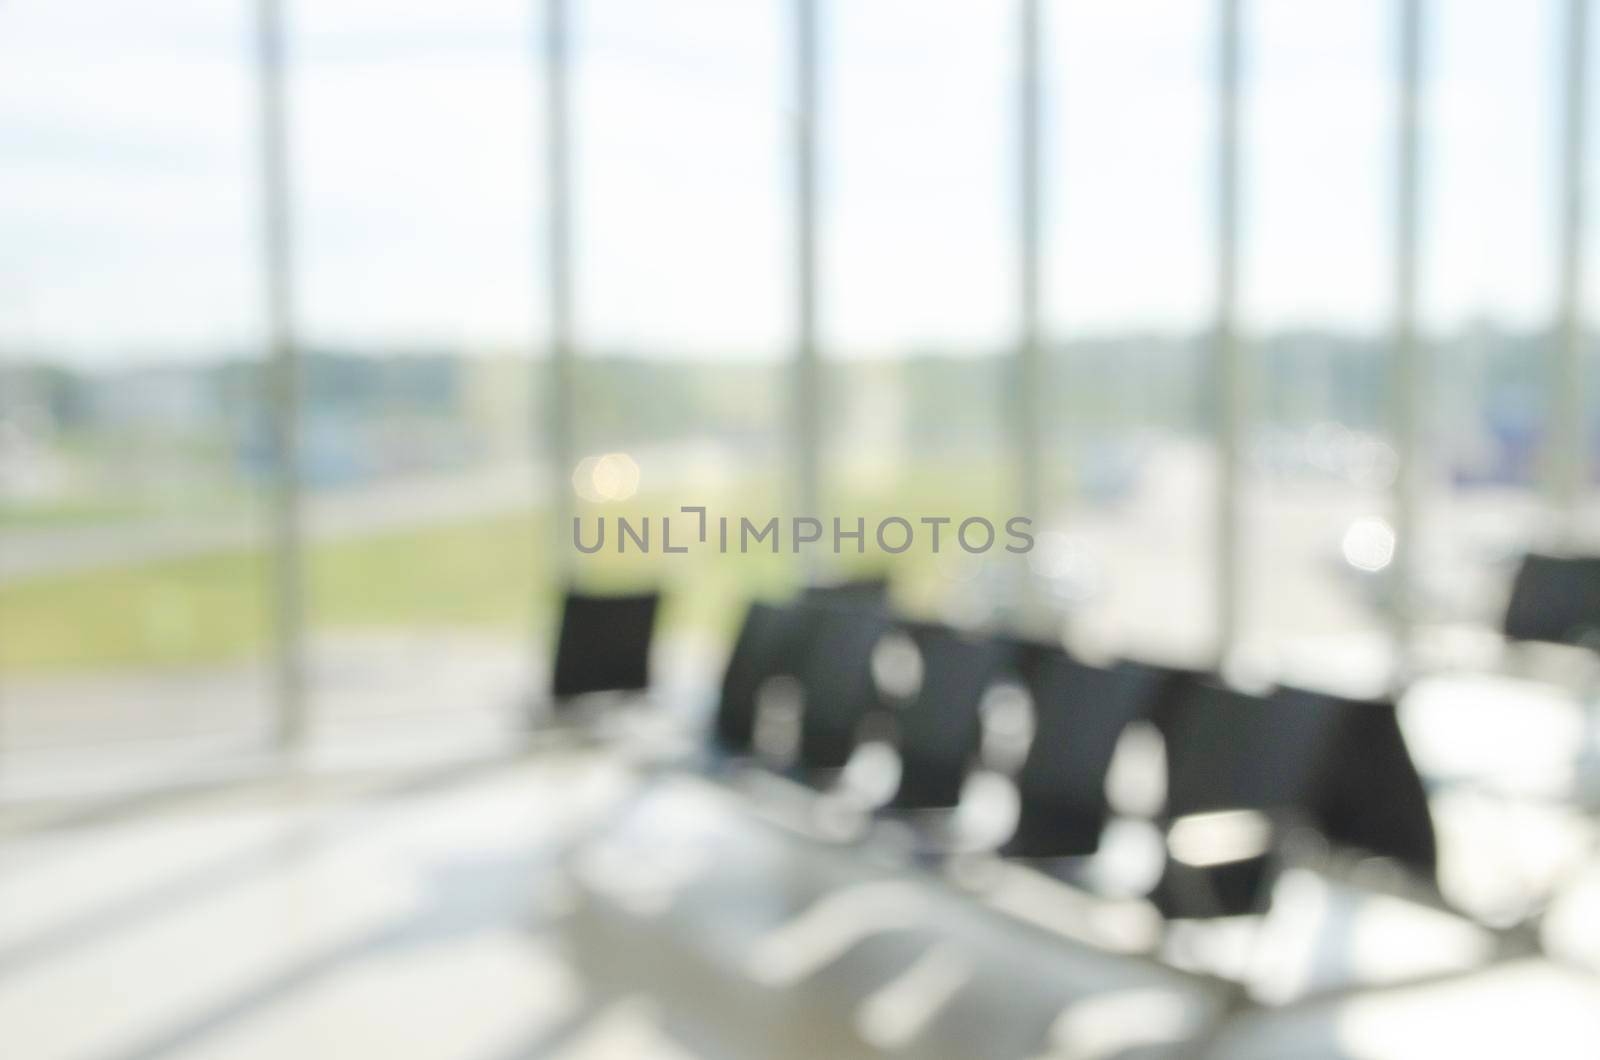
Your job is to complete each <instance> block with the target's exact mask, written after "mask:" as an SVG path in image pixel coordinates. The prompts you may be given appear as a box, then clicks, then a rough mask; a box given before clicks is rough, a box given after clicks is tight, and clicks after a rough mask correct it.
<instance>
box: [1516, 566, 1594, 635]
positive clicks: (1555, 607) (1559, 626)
mask: <svg viewBox="0 0 1600 1060" xmlns="http://www.w3.org/2000/svg"><path fill="white" fill-rule="evenodd" d="M1502 629H1503V632H1504V633H1505V635H1506V637H1507V638H1509V639H1511V640H1536V641H1549V642H1551V643H1555V644H1582V643H1586V642H1590V641H1593V640H1594V639H1596V638H1600V556H1550V555H1543V554H1540V553H1537V552H1530V553H1528V554H1527V555H1526V556H1524V557H1523V558H1522V564H1521V566H1520V567H1518V568H1517V573H1516V576H1515V578H1513V579H1512V582H1511V600H1510V602H1509V603H1508V604H1507V605H1506V615H1505V622H1504V624H1503V627H1502Z"/></svg>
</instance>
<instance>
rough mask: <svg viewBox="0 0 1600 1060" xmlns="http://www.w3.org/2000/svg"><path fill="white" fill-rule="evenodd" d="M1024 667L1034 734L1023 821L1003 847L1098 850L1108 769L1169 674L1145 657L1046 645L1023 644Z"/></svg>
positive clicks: (1070, 853)
mask: <svg viewBox="0 0 1600 1060" xmlns="http://www.w3.org/2000/svg"><path fill="white" fill-rule="evenodd" d="M1018 670H1019V672H1020V673H1021V675H1022V677H1023V680H1024V682H1025V683H1026V685H1027V688H1028V693H1029V695H1030V697H1031V698H1032V700H1033V717H1034V722H1033V725H1034V727H1033V740H1032V742H1031V743H1030V744H1029V746H1028V754H1027V756H1026V757H1025V758H1024V759H1023V762H1022V766H1021V767H1020V768H1019V769H1018V770H1017V774H1016V777H1015V780H1016V785H1017V796H1018V804H1019V809H1018V818H1017V825H1016V828H1015V830H1014V831H1013V833H1012V835H1011V838H1010V839H1008V840H1007V841H1006V842H1005V844H1004V845H1003V846H1002V847H1001V848H1000V851H999V853H1000V854H1001V855H1002V856H1004V857H1014V858H1063V857H1078V856H1083V855H1088V854H1092V853H1094V852H1095V851H1096V850H1097V849H1098V848H1099V846H1100V833H1101V831H1102V830H1103V829H1104V827H1105V823H1106V818H1107V816H1108V815H1109V812H1110V808H1109V807H1108V806H1107V804H1106V791H1105V785H1106V774H1107V772H1108V770H1109V769H1110V766H1111V757H1112V753H1113V752H1114V751H1115V750H1116V746H1117V740H1118V739H1119V738H1120V737H1121V735H1122V733H1123V730H1124V729H1126V728H1127V726H1128V723H1129V722H1132V721H1134V720H1135V719H1138V718H1142V717H1147V716H1148V715H1149V713H1150V711H1151V709H1152V707H1153V706H1154V704H1155V701H1156V699H1157V697H1158V695H1159V694H1160V692H1161V690H1162V688H1163V687H1164V684H1165V682H1166V681H1167V680H1168V679H1169V675H1168V674H1167V673H1164V672H1162V671H1161V670H1159V669H1157V668H1155V667H1151V666H1144V665H1140V664H1137V663H1126V662H1125V663H1119V664H1117V665H1115V666H1111V667H1099V666H1091V665H1089V664H1087V663H1083V662H1079V661H1078V660H1076V659H1073V658H1072V657H1071V656H1069V655H1068V654H1067V653H1066V652H1065V651H1063V650H1061V649H1060V648H1056V647H1052V646H1043V645H1028V646H1024V647H1021V648H1020V650H1019V653H1018Z"/></svg>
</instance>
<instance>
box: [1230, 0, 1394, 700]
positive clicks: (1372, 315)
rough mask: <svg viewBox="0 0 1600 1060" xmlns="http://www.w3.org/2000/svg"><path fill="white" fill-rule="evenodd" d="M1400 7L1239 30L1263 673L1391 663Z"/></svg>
mask: <svg viewBox="0 0 1600 1060" xmlns="http://www.w3.org/2000/svg"><path fill="white" fill-rule="evenodd" d="M1393 11H1394V5H1393V4H1392V3H1388V2H1386V0H1370V2H1368V0H1362V2H1359V3H1351V4H1335V5H1330V4H1321V3H1316V2H1289V3H1280V4H1249V5H1246V13H1245V17H1244V20H1243V25H1242V27H1241V29H1242V33H1241V37H1242V47H1243V53H1244V56H1245V59H1244V73H1243V95H1244V105H1243V108H1242V115H1243V118H1242V122H1243V140H1242V148H1241V150H1242V187H1243V196H1242V211H1241V212H1242V228H1243V234H1244V238H1243V241H1242V246H1243V250H1242V317H1243V330H1244V343H1245V349H1246V351H1247V363H1248V370H1247V376H1248V386H1247V389H1248V392H1249V400H1248V401H1247V403H1246V405H1245V409H1244V414H1245V417H1246V423H1247V433H1246V435H1245V439H1246V442H1245V446H1244V451H1243V454H1242V459H1243V461H1244V467H1243V469H1242V475H1243V481H1244V483H1245V487H1244V496H1245V498H1246V499H1245V518H1244V521H1243V527H1242V542H1243V547H1244V552H1245V556H1246V557H1247V564H1246V570H1245V576H1244V579H1243V593H1242V599H1243V605H1244V606H1243V609H1242V630H1241V634H1242V636H1241V647H1242V648H1243V649H1244V651H1245V652H1246V653H1247V654H1248V655H1249V656H1251V657H1252V658H1253V659H1254V660H1255V661H1257V662H1259V663H1261V664H1262V665H1264V666H1266V667H1268V668H1269V669H1270V670H1273V671H1281V669H1282V668H1284V667H1288V668H1290V669H1294V668H1296V667H1301V666H1306V665H1308V664H1309V663H1312V662H1317V661H1323V660H1336V663H1335V666H1336V667H1337V672H1338V675H1339V676H1341V677H1347V676H1349V675H1350V674H1351V672H1352V671H1353V670H1359V671H1360V673H1361V676H1362V680H1364V681H1366V682H1368V683H1369V685H1371V686H1372V687H1371V688H1370V690H1374V691H1375V690H1376V689H1377V688H1381V685H1382V682H1383V680H1384V679H1385V678H1386V675H1387V673H1388V665H1389V662H1390V659H1389V653H1388V651H1387V645H1388V636H1389V633H1390V631H1391V628H1392V621H1391V620H1390V617H1389V616H1390V614H1391V604H1392V599H1391V594H1390V588H1391V587H1390V584H1389V582H1388V580H1387V574H1386V572H1387V570H1388V568H1389V565H1390V561H1391V559H1392V557H1393V554H1394V532H1395V531H1394V525H1393V522H1392V514H1391V512H1390V504H1389V498H1390V494H1391V491H1392V489H1393V487H1394V485H1395V480H1396V461H1397V458H1398V454H1397V451H1396V446H1395V444H1394V439H1393V437H1392V432H1391V430H1390V426H1389V420H1388V411H1389V405H1388V394H1389V380H1390V370H1389V363H1390V358H1391V356H1392V351H1391V350H1390V348H1389V333H1388V328H1389V320H1390V314H1391V312H1392V305H1391V291H1390V288H1391V275H1392V266H1391V264H1390V263H1391V259H1392V253H1393V246H1394V240H1393V237H1392V235H1391V233H1392V231H1393V211H1394V206H1393V202H1392V199H1393V188H1394V172H1395V152H1394V143H1395V134H1394V109H1395V105H1394V88H1393V84H1394V59H1393V55H1394V51H1395V47H1394V41H1393V39H1392V38H1393V26H1394V24H1395V21H1396V20H1395V18H1394V17H1393ZM1319 676H1321V677H1324V678H1326V676H1327V675H1326V674H1322V675H1319Z"/></svg>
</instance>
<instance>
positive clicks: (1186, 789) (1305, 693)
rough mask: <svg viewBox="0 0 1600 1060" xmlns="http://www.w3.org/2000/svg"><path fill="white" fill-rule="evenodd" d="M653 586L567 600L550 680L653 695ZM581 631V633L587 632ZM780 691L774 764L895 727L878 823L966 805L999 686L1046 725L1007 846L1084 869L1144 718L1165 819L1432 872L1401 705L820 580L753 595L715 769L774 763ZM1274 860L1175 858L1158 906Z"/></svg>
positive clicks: (1184, 909) (1040, 727) (1431, 848)
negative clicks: (1118, 756)
mask: <svg viewBox="0 0 1600 1060" xmlns="http://www.w3.org/2000/svg"><path fill="white" fill-rule="evenodd" d="M657 603H658V601H657V598H656V597H655V596H654V595H653V594H639V595H635V596H626V597H618V596H610V597H589V596H581V595H573V596H570V597H569V598H568V600H567V603H566V609H565V613H564V616H563V618H564V620H563V626H562V637H561V642H560V646H559V649H558V653H557V654H558V660H557V668H556V679H555V690H556V692H557V694H558V696H568V695H573V694H577V693H582V692H587V691H594V690H598V689H629V688H635V689H637V688H644V687H645V686H646V684H647V677H648V672H647V666H646V662H645V659H646V656H647V653H648V644H649V631H650V629H651V627H652V624H653V620H654V614H655V610H656V607H657ZM585 631H587V634H585ZM891 637H899V638H902V639H903V640H904V641H905V642H908V643H909V644H910V645H911V646H914V649H915V654H916V657H917V660H918V661H919V662H920V670H921V678H920V680H919V681H917V682H916V685H915V688H914V690H909V691H908V692H907V694H906V695H905V696H904V697H903V698H899V699H897V698H896V697H894V696H892V695H889V694H887V693H886V691H885V690H884V689H883V688H882V687H881V683H880V681H879V680H878V679H877V678H876V677H875V674H874V659H875V656H876V655H877V654H878V653H879V652H880V649H881V648H882V646H883V645H884V644H885V643H886V641H887V640H888V638H891ZM778 682H784V683H787V684H789V685H790V686H791V687H792V688H794V689H796V690H797V691H798V696H797V697H796V698H797V699H798V701H799V706H800V709H799V719H798V734H797V739H796V740H795V747H794V750H793V755H792V760H791V761H790V762H788V763H787V764H784V765H781V766H779V767H777V768H780V769H782V770H783V771H785V772H787V773H788V774H789V775H790V776H791V777H793V778H795V779H798V780H801V781H804V782H806V783H809V784H812V785H813V786H819V787H821V786H826V785H827V784H829V783H831V782H832V780H833V778H834V777H835V776H836V774H837V773H838V771H840V770H842V769H844V767H845V766H846V764H847V763H848V762H849V761H850V760H851V758H852V756H853V755H854V754H855V753H856V751H857V749H858V747H859V746H860V743H861V741H862V737H863V733H865V732H868V731H876V732H881V733H884V734H886V735H887V737H888V739H889V741H890V742H891V743H892V744H893V746H894V748H895V750H896V752H897V754H898V757H899V760H900V773H899V779H898V784H897V786H896V788H895V790H894V792H893V794H892V795H891V796H890V797H889V798H888V800H887V801H886V803H885V804H884V805H882V806H881V807H879V808H878V810H877V812H878V813H880V814H886V815H893V814H905V813H909V812H915V811H937V810H949V809H952V808H954V807H955V806H957V804H958V803H959V802H960V800H961V796H962V792H963V790H964V788H965V786H966V784H967V780H968V777H969V775H970V774H971V772H972V771H973V770H974V768H975V766H976V765H977V763H978V760H979V752H980V747H981V743H982V739H983V721H982V707H983V704H984V699H985V696H986V694H988V692H989V691H990V690H991V689H992V688H994V687H996V686H998V685H1001V684H1007V683H1009V684H1013V685H1015V686H1018V687H1020V688H1021V689H1022V690H1024V691H1025V692H1026V696H1027V699H1028V700H1029V701H1030V702H1031V706H1032V713H1033V726H1032V728H1033V735H1032V738H1031V740H1030V742H1029V744H1028V748H1027V751H1026V753H1025V754H1024V755H1023V757H1022V760H1021V763H1020V765H1019V766H1017V768H1016V769H1015V771H1014V773H1013V776H1012V780H1013V782H1014V785H1015V788H1016V791H1017V798H1018V812H1017V821H1016V825H1015V828H1014V829H1013V830H1012V833H1011V835H1010V836H1009V838H1007V839H1006V840H1005V841H1004V843H1003V845H1002V846H1000V848H999V849H998V851H997V852H998V853H999V854H1001V855H1002V856H1006V857H1014V858H1025V859H1030V860H1031V861H1036V862H1039V863H1040V864H1041V865H1042V866H1043V867H1045V868H1046V869H1047V870H1049V871H1053V872H1055V873H1057V874H1058V875H1063V876H1066V877H1067V878H1074V877H1076V876H1077V875H1078V870H1079V868H1080V867H1081V864H1080V859H1083V858H1086V857H1088V856H1090V855H1093V854H1094V853H1095V852H1096V850H1097V849H1098V847H1099V845H1100V839H1101V835H1102V833H1103V831H1104V829H1105V827H1106V824H1107V821H1108V819H1109V817H1110V815H1111V807H1110V806H1109V804H1108V800H1107V795H1106V788H1107V783H1106V782H1107V776H1108V772H1109V770H1110V768H1111V763H1112V758H1113V753H1114V751H1115V749H1116V748H1117V745H1118V742H1119V740H1120V739H1121V738H1122V736H1123V734H1124V732H1125V731H1127V729H1128V727H1129V726H1130V725H1133V724H1134V723H1136V722H1142V723H1147V724H1148V725H1150V726H1152V727H1153V728H1154V729H1155V730H1156V731H1157V732H1158V733H1159V734H1160V736H1161V738H1162V742H1163V744H1164V746H1165V763H1166V764H1165V793H1166V794H1165V801H1164V805H1163V807H1162V809H1161V810H1160V812H1159V814H1158V815H1157V817H1156V819H1155V821H1154V823H1155V824H1156V825H1158V826H1159V827H1161V828H1163V829H1170V828H1171V827H1173V826H1174V825H1175V824H1176V823H1177V822H1179V821H1180V820H1184V819H1187V818H1190V817H1192V816H1194V815H1197V814H1209V813H1215V812H1219V811H1254V812H1256V813H1258V814H1261V815H1263V816H1265V817H1266V818H1267V819H1268V820H1269V821H1273V822H1276V823H1277V824H1278V825H1279V826H1280V827H1282V828H1283V829H1285V830H1287V828H1288V827H1289V826H1295V827H1304V828H1309V829H1312V830H1314V831H1315V832H1316V833H1318V834H1320V835H1321V836H1322V837H1324V838H1325V839H1326V840H1327V841H1328V842H1329V843H1332V844H1334V845H1336V846H1338V847H1342V848H1352V849H1355V850H1359V851H1365V852H1370V853H1372V854H1375V855H1380V856H1384V857H1388V858H1392V859H1394V860H1395V861H1397V862H1399V863H1400V864H1402V865H1403V866H1405V867H1406V868H1408V869H1410V870H1411V871H1412V872H1414V873H1415V874H1417V875H1419V876H1421V877H1423V878H1425V879H1426V880H1429V881H1431V880H1432V878H1433V876H1434V870H1435V860H1436V853H1435V842H1434V834H1433V828H1432V823H1431V818H1430V815H1429V811H1428V804H1427V799H1426V795H1425V793H1424V791H1423V787H1422V784H1421V781H1420V779H1419V778H1418V776H1417V773H1416V771H1415V769H1414V767H1413V765H1412V762H1411V759H1410V756H1409V754H1408V752H1407V750H1406V746H1405V743H1404V740H1403V738H1402V736H1401V733H1400V729H1399V726H1398V724H1397V721H1396V716H1395V710H1394V707H1393V705H1392V704H1391V703H1388V702H1372V701H1361V700H1352V699H1348V698H1343V697H1340V696H1335V695H1330V694H1327V693H1323V692H1317V691H1313V690H1308V689H1300V688H1289V687H1280V688H1275V689H1272V690H1269V691H1265V692H1254V691H1246V690H1242V689H1238V688H1233V687H1229V686H1228V685H1227V684H1226V683H1224V682H1223V681H1222V680H1220V679H1219V678H1218V677H1217V676H1216V675H1213V674H1207V673H1199V672H1191V671H1185V670H1179V669H1174V668H1170V667H1163V666H1158V665H1152V664H1148V663H1141V662H1135V661H1122V662H1118V663H1115V664H1112V665H1097V664H1095V663H1091V662H1089V661H1086V660H1083V659H1080V658H1076V657H1074V656H1073V655H1072V654H1070V653H1069V652H1067V651H1066V650H1065V649H1064V648H1062V647H1061V646H1058V645H1055V644H1048V643H1038V642H1033V641H1029V640H1026V639H1022V638H1017V637H1012V636H1006V635H983V634H978V633H974V632H970V631H963V630H958V629H954V628H950V627H948V626H945V625H940V624H937V623H928V622H909V621H905V620H900V619H896V618H895V617H893V616H892V615H891V613H890V611H889V609H888V607H887V585H886V583H885V582H883V581H882V580H866V581H859V582H851V583H847V584H844V585H839V586H831V587H826V588H820V587H819V588H812V589H808V590H806V591H805V592H803V593H802V594H800V595H799V596H798V597H797V598H796V599H794V600H792V601H789V602H786V603H770V602H755V603H752V604H751V605H750V606H749V608H748V611H747V613H746V616H745V619H744V622H743V625H742V626H741V629H740V632H739V635H738V639H737V641H736V643H735V646H734V649H733V652H732V655H731V657H730V660H729V663H728V665H727V669H726V671H725V672H724V676H723V681H722V687H721V694H720V696H719V699H718V703H717V706H716V710H715V713H714V716H713V720H712V724H711V726H710V732H709V735H708V748H707V750H708V752H709V757H710V758H711V760H712V761H713V762H714V763H716V764H718V765H726V764H727V763H729V762H732V761H746V762H753V763H756V764H762V765H771V763H770V762H767V761H765V760H763V758H762V756H761V755H760V754H758V749H757V724H758V718H759V716H760V712H761V708H762V703H763V700H764V698H766V697H767V694H768V693H769V692H770V690H772V689H773V688H774V687H776V684H777V683H778ZM1267 879H1268V874H1267V859H1266V858H1264V857H1260V856H1255V857H1249V858H1245V859H1242V860H1237V861H1231V862H1230V861H1224V862H1219V863H1214V864H1208V865H1193V864H1186V863H1184V862H1181V861H1179V860H1177V859H1176V858H1173V857H1170V856H1169V858H1168V861H1167V865H1166V867H1165V869H1164V871H1163V873H1162V874H1161V878H1160V882H1159V883H1158V884H1157V885H1156V887H1155V888H1154V890H1153V891H1152V892H1151V894H1150V895H1149V897H1150V898H1151V900H1152V901H1153V902H1154V903H1155V904H1156V905H1157V907H1158V908H1160V909H1161V910H1162V911H1163V912H1164V913H1165V914H1166V915H1168V916H1171V917H1210V916H1218V915H1231V914H1238V913H1244V912H1249V911H1252V910H1255V909H1257V908H1259V907H1260V906H1261V905H1262V904H1263V903H1264V900H1265V895H1266V891H1267V888H1266V883H1267Z"/></svg>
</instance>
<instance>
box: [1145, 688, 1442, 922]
mask: <svg viewBox="0 0 1600 1060" xmlns="http://www.w3.org/2000/svg"><path fill="white" fill-rule="evenodd" d="M1156 722H1157V726H1158V727H1159V728H1160V730H1161V733H1162V736H1163V739H1164V741H1165V744H1166V756H1167V800H1166V807H1165V810H1164V812H1163V815H1162V820H1163V822H1164V824H1165V825H1166V826H1168V827H1169V828H1170V827H1171V825H1172V824H1173V823H1174V822H1176V821H1178V820H1179V819H1181V818H1183V817H1187V816H1190V815H1194V814H1202V813H1211V812H1216V811H1228V810H1252V811H1256V812H1259V813H1261V814H1263V815H1265V816H1266V817H1267V818H1268V819H1269V821H1271V822H1273V823H1274V824H1275V825H1276V826H1277V828H1278V829H1279V830H1280V831H1281V830H1284V829H1286V828H1290V827H1295V826H1304V827H1309V828H1311V829H1314V830H1315V831H1317V832H1319V833H1320V834H1321V835H1322V836H1323V837H1324V838H1326V839H1327V840H1329V841H1330V842H1332V843H1334V844H1336V845H1339V846H1346V847H1355V848H1359V849H1362V850H1365V851H1369V852H1371V853H1373V854H1378V855H1386V856H1390V857H1394V858H1395V859H1397V860H1399V861H1401V862H1403V863H1404V864H1406V865H1407V866H1408V867H1410V868H1412V869H1413V870H1415V871H1417V872H1421V873H1425V874H1427V875H1428V876H1429V877H1431V876H1432V873H1433V867H1434V856H1435V855H1434V842H1433V826H1432V820H1431V817H1430V816H1429V814H1428V808H1427V801H1426V798H1425V796H1424V794H1423V791H1422V785H1421V782H1420V780H1419V779H1418V777H1417V774H1416V770H1415V768H1414V767H1413V765H1412V763H1411V758H1410V754H1409V753H1408V752H1407V750H1406V747H1405V743H1404V741H1403V739H1402V738H1401V734H1400V729H1399V726H1398V723H1397V722H1396V720H1395V714H1394V708H1393V706H1392V705H1390V704H1387V703H1376V702H1365V701H1356V700H1348V699H1341V698H1339V697H1336V696H1331V695H1326V694H1322V693H1316V692H1308V691H1305V690H1300V689H1279V690H1277V691H1275V692H1273V693H1271V694H1269V695H1252V694H1250V693H1246V692H1241V691H1238V690H1236V689H1231V688H1227V687H1224V686H1223V685H1221V684H1219V683H1216V682H1213V681H1208V680H1202V679H1188V680H1183V681H1179V682H1176V683H1175V684H1173V685H1171V686H1169V688H1168V693H1167V695H1165V696H1164V697H1163V699H1162V702H1161V703H1160V704H1159V705H1158V708H1157V714H1156ZM1391 806H1392V809H1391ZM1271 867H1272V852H1271V851H1270V850H1269V851H1268V852H1265V853H1262V854H1259V855H1251V856H1246V857H1241V858H1238V859H1236V860H1223V861H1219V862H1217V863H1214V864H1204V865H1193V864H1186V863H1184V862H1181V861H1179V860H1177V859H1175V858H1171V857H1169V858H1168V861H1167V865H1166V869H1165V871H1164V873H1163V875H1162V878H1161V881H1160V883H1159V884H1158V885H1157V887H1156V889H1155V891H1154V893H1153V894H1152V895H1151V898H1152V901H1154V903H1155V904H1156V906H1157V907H1158V908H1159V909H1160V910H1161V911H1162V913H1163V914H1164V915H1166V916H1168V917H1215V916H1234V915H1241V914H1245V913H1252V912H1259V911H1261V910H1262V909H1264V907H1265V904H1266V901H1267V898H1268V897H1269V886H1270V883H1271Z"/></svg>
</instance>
